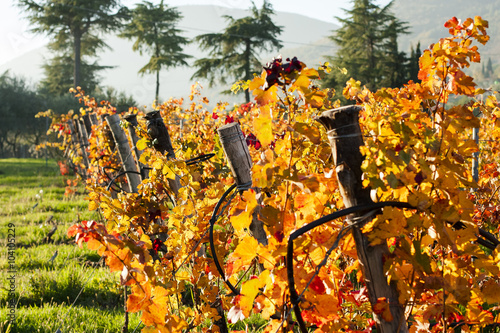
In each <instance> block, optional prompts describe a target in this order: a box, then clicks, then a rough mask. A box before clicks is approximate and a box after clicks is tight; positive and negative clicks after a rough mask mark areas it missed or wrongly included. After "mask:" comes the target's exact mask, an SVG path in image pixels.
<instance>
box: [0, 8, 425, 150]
mask: <svg viewBox="0 0 500 333" xmlns="http://www.w3.org/2000/svg"><path fill="white" fill-rule="evenodd" d="M17 2H18V5H19V6H20V7H21V8H23V9H24V10H25V11H26V13H27V15H28V18H29V20H30V22H31V24H32V27H33V28H32V30H33V31H34V32H36V33H40V34H45V35H47V36H50V37H51V42H50V43H49V45H48V48H49V50H50V51H51V53H52V58H50V59H49V60H48V61H47V62H46V63H45V64H44V65H43V69H44V73H45V76H44V79H43V80H42V81H41V82H40V83H39V84H38V85H37V86H36V87H31V86H29V85H27V84H26V82H25V81H24V80H22V79H18V78H13V77H11V76H9V75H8V74H4V75H3V76H2V80H3V81H2V89H4V88H5V89H7V88H8V89H14V90H16V89H17V91H18V92H19V93H22V94H26V97H29V98H25V99H23V100H24V101H25V103H26V104H25V105H23V103H19V104H18V105H16V106H15V107H14V105H13V106H10V107H9V108H7V107H0V116H2V117H3V116H4V115H6V114H7V113H9V112H11V113H13V114H11V116H12V117H14V118H17V117H20V115H24V114H25V113H26V112H31V114H30V115H29V118H31V116H32V115H34V114H36V113H37V112H38V111H44V109H48V108H52V109H54V110H55V111H56V112H57V111H58V110H57V109H59V108H60V112H67V111H68V110H69V109H78V107H79V106H78V104H77V103H76V102H75V101H74V99H72V98H71V96H70V95H68V90H69V88H71V87H77V86H80V87H82V88H83V89H84V90H85V91H86V92H88V93H90V94H92V95H94V96H96V95H98V96H102V97H108V98H111V99H113V100H114V101H116V103H117V104H119V105H120V106H121V108H120V109H119V110H120V111H123V110H125V109H126V107H128V106H132V105H135V104H136V102H135V101H134V100H133V99H132V98H131V97H129V96H126V95H125V94H124V93H118V92H116V91H115V90H113V89H112V88H104V87H101V86H100V85H99V82H100V76H99V73H100V72H101V71H102V70H104V69H106V68H109V66H101V65H99V64H98V62H97V60H98V54H99V52H101V51H102V50H104V49H107V48H109V46H108V45H107V44H106V43H105V42H104V40H103V37H102V36H103V33H109V32H117V33H118V35H119V36H120V37H122V38H126V39H129V40H132V41H133V42H134V44H133V50H134V51H138V52H140V53H141V54H147V55H148V56H150V59H149V62H148V63H147V64H145V65H144V66H143V67H142V68H141V69H140V71H139V73H140V74H154V75H155V76H156V92H155V98H156V100H159V98H160V96H159V91H160V76H159V73H160V71H161V70H163V69H169V68H174V67H177V66H186V65H188V60H189V59H190V58H191V56H190V55H188V54H186V53H185V52H184V47H185V46H186V45H187V44H188V43H190V42H194V43H197V44H198V45H199V47H200V48H201V49H202V50H204V51H206V52H207V53H208V54H207V57H206V58H202V59H196V60H195V61H194V63H193V66H194V68H195V69H196V72H195V73H194V75H193V77H192V78H193V79H203V80H207V81H208V82H209V84H210V85H214V84H216V83H220V84H231V83H233V82H236V81H240V80H244V81H247V80H250V79H251V78H252V77H253V75H256V74H259V73H260V72H261V71H262V65H263V59H260V58H259V53H261V52H262V51H274V50H275V51H278V50H279V49H280V48H281V47H282V46H283V44H282V41H281V40H280V39H279V35H280V34H281V32H282V29H283V27H280V26H278V25H276V24H275V23H274V20H273V15H274V11H273V8H272V6H271V4H270V2H269V0H265V1H264V3H263V5H262V7H261V8H257V7H256V6H255V4H252V7H251V8H250V15H249V16H246V17H243V18H240V19H235V18H233V17H231V16H226V17H225V18H226V21H227V26H226V28H225V29H224V30H223V31H222V32H220V33H208V34H203V35H200V36H197V37H195V38H194V40H193V41H190V40H189V39H187V38H186V37H183V36H182V31H181V30H180V29H178V28H177V26H178V23H179V21H180V20H181V19H182V16H181V14H180V12H179V11H178V9H177V8H175V7H169V6H168V5H166V4H164V1H163V0H162V1H160V3H159V4H154V3H152V2H149V1H143V2H142V3H139V4H137V5H136V6H135V7H134V8H132V9H129V8H127V7H125V6H122V5H121V3H120V1H119V0H57V1H55V0H18V1H17ZM352 5H353V6H352V9H350V10H345V11H346V18H345V19H341V18H337V19H338V20H339V21H340V22H341V23H342V27H341V28H340V29H338V30H337V31H336V32H335V33H334V35H333V36H331V39H332V40H333V41H334V42H335V43H336V44H337V45H338V46H339V50H338V52H337V54H336V55H334V56H332V57H330V62H331V64H332V66H333V68H334V70H333V71H332V73H331V74H330V76H329V77H327V78H326V79H325V80H324V81H323V85H324V86H325V87H333V88H335V89H336V91H337V95H336V96H335V98H337V97H339V96H340V95H341V93H342V88H343V86H344V85H345V82H346V81H347V80H348V79H349V78H350V77H353V78H355V79H356V80H360V81H361V83H362V84H364V85H366V86H367V87H369V88H371V89H376V88H379V87H382V86H385V87H396V86H401V85H403V84H404V83H405V82H408V80H417V73H418V58H419V56H420V47H419V45H417V47H416V48H415V49H413V48H412V50H411V53H410V54H406V53H404V52H401V51H400V50H399V48H398V37H399V36H400V35H401V34H405V33H407V30H408V27H407V25H406V23H404V22H401V21H400V20H398V19H397V18H396V17H395V16H394V15H393V14H392V13H391V10H390V8H391V5H392V2H391V3H389V4H388V5H387V6H384V7H380V6H377V5H376V4H375V3H374V1H373V0H352ZM292 56H293V55H292ZM337 69H341V70H337ZM244 94H245V96H244V98H245V101H246V102H249V101H250V96H249V94H248V91H245V92H244ZM21 108H25V109H24V110H21ZM27 110H30V111H27ZM31 119H33V118H31ZM40 126H41V125H40ZM6 130H7V132H9V133H10V134H8V135H7V134H6V135H3V133H4V132H2V134H1V135H2V138H0V140H2V141H0V150H1V149H3V148H2V147H4V146H9V145H10V146H11V151H13V152H14V151H15V148H12V147H14V146H12V145H11V144H10V143H9V142H12V138H13V137H17V136H16V135H17V134H15V130H14V129H13V127H12V128H11V129H9V128H8V127H6ZM35 141H36V140H35Z"/></svg>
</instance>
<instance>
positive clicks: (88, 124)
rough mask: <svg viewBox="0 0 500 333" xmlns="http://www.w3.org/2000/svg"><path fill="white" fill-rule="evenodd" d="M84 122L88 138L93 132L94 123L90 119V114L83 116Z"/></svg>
mask: <svg viewBox="0 0 500 333" xmlns="http://www.w3.org/2000/svg"><path fill="white" fill-rule="evenodd" d="M82 121H83V124H84V125H85V131H86V132H87V138H88V137H90V134H91V133H92V123H91V121H90V116H89V115H88V114H86V115H84V116H82Z"/></svg>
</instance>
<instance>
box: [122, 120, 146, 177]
mask: <svg viewBox="0 0 500 333" xmlns="http://www.w3.org/2000/svg"><path fill="white" fill-rule="evenodd" d="M123 118H124V119H125V120H126V121H127V122H128V124H129V126H128V135H129V137H130V140H131V141H132V147H134V154H135V160H136V161H137V168H138V169H139V170H140V173H141V178H142V179H146V178H148V170H147V169H145V166H144V165H143V164H142V163H141V162H139V158H140V157H141V154H142V150H139V149H137V141H139V138H138V137H137V134H136V133H135V128H136V127H137V125H139V123H138V122H137V115H136V114H128V115H126V116H125V117H123Z"/></svg>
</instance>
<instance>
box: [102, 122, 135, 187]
mask: <svg viewBox="0 0 500 333" xmlns="http://www.w3.org/2000/svg"><path fill="white" fill-rule="evenodd" d="M106 122H107V123H108V125H109V128H110V129H111V133H112V134H113V138H114V140H115V143H116V145H117V146H118V154H119V155H120V159H121V161H122V165H123V169H124V170H125V172H126V177H127V181H128V185H129V191H130V192H134V193H137V186H139V184H140V183H141V177H140V175H139V172H138V169H137V166H136V164H135V160H134V157H133V155H132V150H131V149H130V144H129V141H128V139H127V134H125V131H124V130H123V128H121V126H120V115H118V114H114V115H112V116H109V117H107V118H106Z"/></svg>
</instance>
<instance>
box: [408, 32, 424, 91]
mask: <svg viewBox="0 0 500 333" xmlns="http://www.w3.org/2000/svg"><path fill="white" fill-rule="evenodd" d="M421 55H422V51H421V50H420V42H418V43H417V48H416V49H414V48H413V45H412V46H411V51H410V58H409V59H408V74H407V78H408V81H409V80H412V81H413V82H418V81H419V80H418V71H419V69H420V67H419V64H418V62H419V60H420V56H421Z"/></svg>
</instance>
